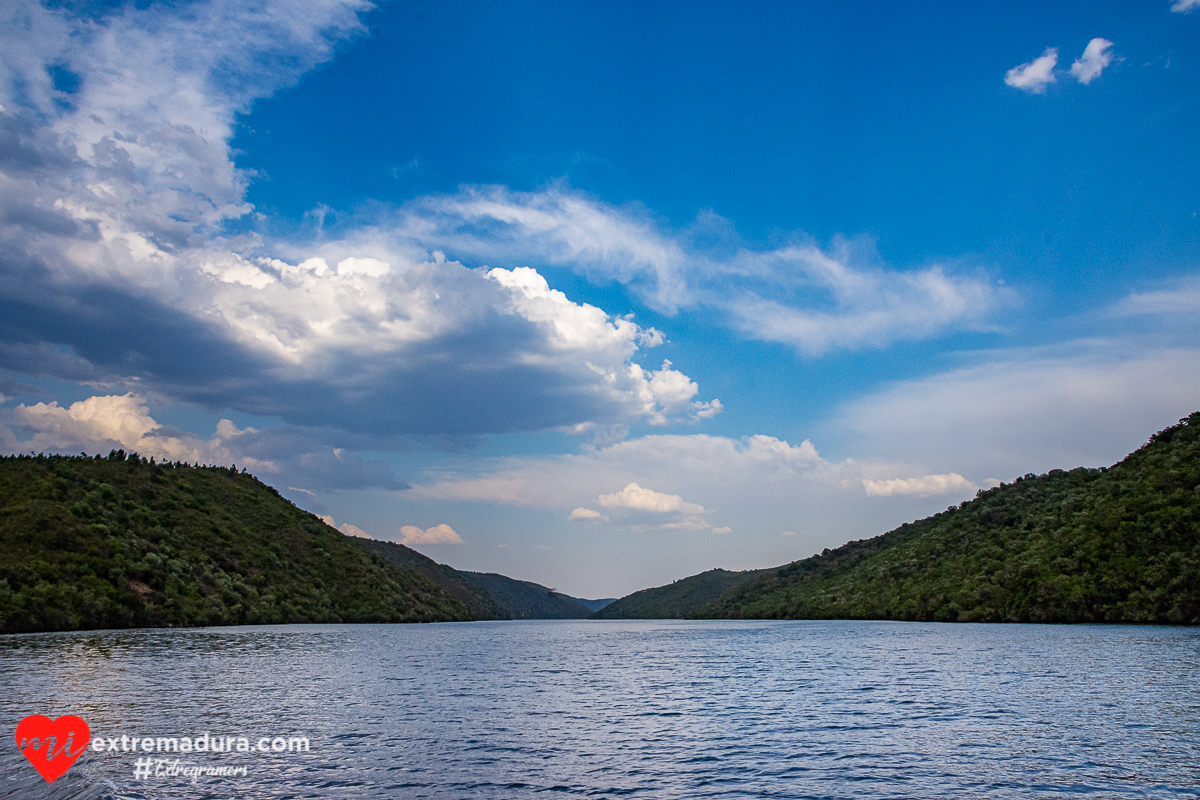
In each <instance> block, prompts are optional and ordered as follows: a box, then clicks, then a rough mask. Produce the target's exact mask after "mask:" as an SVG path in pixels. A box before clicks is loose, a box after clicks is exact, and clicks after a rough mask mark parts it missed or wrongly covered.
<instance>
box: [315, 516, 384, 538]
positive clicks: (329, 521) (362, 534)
mask: <svg viewBox="0 0 1200 800" xmlns="http://www.w3.org/2000/svg"><path fill="white" fill-rule="evenodd" d="M317 518H318V519H319V520H321V521H322V522H324V523H325V524H326V525H328V526H329V527H331V528H335V529H337V530H339V531H341V532H342V533H344V534H346V535H347V536H354V537H357V538H359V539H372V538H374V537H372V536H371V535H370V534H369V533H367V532H366V531H364V530H363V529H362V528H360V527H358V526H357V525H351V524H350V523H349V522H343V523H342V524H341V525H338V524H337V523H336V522H334V521H333V517H331V516H329V515H328V514H320V515H318V517H317Z"/></svg>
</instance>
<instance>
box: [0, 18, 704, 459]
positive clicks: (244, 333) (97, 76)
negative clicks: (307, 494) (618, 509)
mask: <svg viewBox="0 0 1200 800" xmlns="http://www.w3.org/2000/svg"><path fill="white" fill-rule="evenodd" d="M365 8H367V4H365V3H362V2H355V1H349V2H333V1H332V0H327V1H326V2H315V3H295V2H287V1H286V0H260V1H259V2H251V3H233V2H227V1H226V0H211V1H210V2H199V3H192V4H187V5H185V6H183V7H181V8H175V9H173V8H168V7H167V6H165V5H154V6H151V7H149V8H145V9H138V8H136V7H134V6H125V7H122V8H120V9H118V10H115V11H112V12H111V13H107V14H103V15H99V16H96V17H91V16H88V17H83V16H77V15H74V14H72V13H71V12H70V10H68V9H67V8H66V7H63V6H60V7H57V8H55V9H47V8H43V7H42V6H40V5H38V4H36V3H33V2H28V0H27V1H26V2H17V3H12V4H8V5H6V6H5V8H4V10H3V11H0V14H3V17H0V23H2V24H0V37H3V41H2V42H0V44H2V45H3V46H0V100H2V102H0V105H3V110H2V111H0V141H3V142H4V147H3V152H4V155H3V157H2V158H0V177H2V178H3V180H0V245H2V247H0V282H2V283H3V286H4V292H3V293H2V294H0V366H6V367H8V368H10V369H14V370H16V371H21V372H25V373H27V374H32V375H39V376H47V375H49V376H54V377H58V378H64V379H67V380H73V381H81V380H89V381H103V382H106V383H107V384H109V385H116V386H120V385H125V386H133V385H137V386H139V387H146V388H150V389H152V390H153V391H155V392H156V393H158V394H160V395H161V396H164V397H169V398H172V399H175V400H183V401H186V402H192V403H196V404H200V405H204V406H206V407H210V408H230V409H234V410H237V411H242V412H246V413H250V414H255V415H259V416H269V417H270V416H273V417H279V418H281V419H283V420H284V421H285V422H286V423H288V424H289V425H292V426H300V427H306V428H309V429H316V428H318V427H321V426H329V427H330V428H333V429H336V431H340V432H341V433H342V434H343V437H344V436H345V435H351V434H355V435H367V436H372V437H374V439H375V442H376V443H377V446H382V447H388V446H394V445H395V444H396V441H397V439H396V437H401V438H403V437H405V436H427V437H437V436H440V437H459V438H462V437H470V436H477V435H480V434H486V433H496V432H505V431H528V430H544V429H547V428H567V429H584V428H586V427H588V426H610V427H611V426H615V425H621V424H625V423H627V422H629V421H630V420H633V419H637V418H639V417H644V418H646V419H648V420H650V421H653V422H655V423H656V424H662V423H665V422H667V421H670V420H672V419H681V420H685V419H697V418H704V417H708V416H711V415H712V414H714V413H716V411H717V410H719V408H720V404H719V403H718V402H716V401H712V400H707V399H703V400H700V399H695V398H692V399H689V400H688V401H687V402H679V400H678V397H677V393H672V392H670V391H664V386H663V385H662V384H663V383H664V380H665V381H666V383H669V384H671V385H672V386H675V387H677V386H678V385H684V386H687V385H690V386H695V384H694V383H692V382H690V381H689V380H688V379H687V378H686V376H685V375H683V374H682V373H679V372H676V371H674V370H670V369H668V370H666V371H665V372H663V371H662V370H660V371H658V372H650V371H642V368H641V367H640V366H638V365H637V364H636V363H635V362H634V360H633V359H634V356H635V355H636V354H638V353H639V352H640V351H641V350H643V349H645V348H650V347H654V346H656V345H658V344H661V343H662V341H663V336H662V334H661V333H660V332H658V331H655V330H653V329H643V328H641V327H640V326H639V325H637V324H636V323H634V322H633V321H632V320H630V319H625V318H618V317H610V316H609V315H608V314H606V313H605V312H604V311H603V310H601V309H598V308H595V307H593V306H589V305H586V304H578V303H574V302H571V301H570V300H569V299H568V298H567V297H566V296H565V295H563V294H562V293H561V292H554V291H551V290H550V289H549V286H548V285H547V283H546V280H545V278H544V277H542V276H541V275H539V274H538V273H537V272H536V271H535V270H533V269H532V268H529V267H527V266H525V265H522V264H517V265H512V268H511V269H504V268H498V269H490V270H489V269H485V268H484V267H483V264H482V263H479V262H476V263H474V264H470V265H468V264H463V263H461V262H458V261H455V260H453V259H446V258H445V257H444V255H442V250H443V249H444V248H442V247H439V246H429V242H428V241H426V240H424V239H421V240H418V238H414V237H413V236H412V235H410V234H409V233H406V232H405V231H403V230H399V229H398V228H397V226H394V225H391V224H388V225H371V224H364V225H362V226H359V227H357V228H353V229H352V230H350V231H349V232H348V233H347V234H346V235H345V237H343V238H342V239H339V240H336V241H326V240H321V241H318V242H315V243H304V242H293V241H284V240H269V239H265V238H263V237H261V236H258V235H244V236H238V237H232V236H229V235H227V234H226V233H225V232H224V228H223V226H224V224H225V223H226V222H228V221H230V220H234V219H238V218H241V217H243V216H244V215H246V214H247V213H248V212H250V211H251V210H252V209H251V206H250V205H249V204H247V203H246V202H245V189H246V185H247V182H248V176H247V175H246V174H244V173H243V172H241V171H239V170H238V169H237V168H236V166H235V165H234V163H233V160H232V157H231V151H230V148H229V139H230V137H231V134H232V130H233V123H234V120H235V118H236V115H237V114H238V113H240V112H244V111H246V110H248V109H249V107H250V104H251V103H252V102H253V100H254V99H256V98H258V97H263V96H267V95H269V94H270V93H271V92H273V91H275V90H276V89H278V88H280V87H281V86H286V85H287V84H289V83H291V82H293V81H294V80H295V79H296V78H297V77H298V76H299V75H300V74H301V73H302V72H303V71H304V70H305V69H308V68H309V67H311V66H312V65H314V64H316V63H319V62H320V61H322V60H324V59H326V58H328V57H329V56H330V55H331V54H332V51H333V47H334V45H335V43H336V41H337V40H338V39H341V38H345V37H346V36H351V35H354V34H356V33H357V32H358V31H360V30H362V26H361V24H360V22H359V20H358V16H357V15H358V12H360V11H362V10H363V9H365ZM50 67H55V68H61V69H66V70H68V71H71V72H72V73H73V74H74V75H76V76H77V77H78V78H79V80H78V85H77V86H76V87H75V88H74V89H73V90H72V91H71V92H70V93H69V95H68V94H64V93H63V92H61V91H58V90H56V89H55V88H54V85H53V82H52V81H51V80H50V79H49V77H48V75H49V73H48V72H47V69H48V68H50ZM435 238H436V237H435ZM660 373H661V374H660ZM668 388H669V387H668ZM659 398H662V401H663V402H666V403H667V404H668V405H669V406H670V408H668V407H666V406H664V405H663V404H662V402H660V400H659ZM450 399H452V400H450Z"/></svg>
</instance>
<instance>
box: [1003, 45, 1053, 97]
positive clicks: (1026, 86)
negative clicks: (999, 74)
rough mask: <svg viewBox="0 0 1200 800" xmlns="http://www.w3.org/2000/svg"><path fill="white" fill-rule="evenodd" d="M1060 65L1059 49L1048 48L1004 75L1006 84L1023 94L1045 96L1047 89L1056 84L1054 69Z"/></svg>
mask: <svg viewBox="0 0 1200 800" xmlns="http://www.w3.org/2000/svg"><path fill="white" fill-rule="evenodd" d="M1056 64H1058V48H1057V47H1047V48H1046V52H1044V53H1042V54H1041V55H1040V56H1038V57H1037V58H1035V59H1034V60H1033V61H1027V62H1025V63H1024V64H1019V65H1018V66H1015V67H1013V68H1012V69H1010V70H1009V71H1008V72H1006V73H1004V82H1005V83H1006V84H1007V85H1009V86H1011V87H1013V88H1014V89H1020V90H1021V91H1023V92H1030V93H1032V94H1044V93H1045V91H1046V87H1047V86H1049V85H1050V84H1052V83H1055V82H1056V80H1057V79H1056V78H1055V77H1054V67H1055V65H1056Z"/></svg>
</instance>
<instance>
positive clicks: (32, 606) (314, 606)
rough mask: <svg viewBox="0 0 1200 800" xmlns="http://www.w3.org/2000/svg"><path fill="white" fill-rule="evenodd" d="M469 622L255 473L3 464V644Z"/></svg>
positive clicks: (457, 607) (449, 601)
mask: <svg viewBox="0 0 1200 800" xmlns="http://www.w3.org/2000/svg"><path fill="white" fill-rule="evenodd" d="M469 618H470V612H469V611H468V609H467V608H466V607H465V606H464V604H463V603H462V602H460V601H459V600H457V599H455V598H454V597H452V596H451V595H449V594H447V593H446V592H445V591H443V590H442V589H441V588H440V587H439V586H438V585H436V584H435V583H433V582H432V581H430V580H429V579H427V578H425V577H423V576H421V575H419V574H417V573H416V572H414V571H412V570H410V569H405V568H403V567H401V566H398V565H397V564H395V563H390V562H389V561H388V560H385V559H384V558H382V557H380V556H378V555H376V554H372V553H371V552H369V551H368V550H367V549H366V548H365V547H363V546H362V545H361V544H360V543H359V542H358V540H355V539H351V538H349V537H346V536H343V535H342V534H341V533H339V532H338V531H336V530H334V529H332V528H330V527H329V526H327V525H325V523H323V522H321V521H320V520H319V519H317V518H316V517H314V516H313V515H311V514H309V513H307V512H305V511H302V510H300V509H299V508H297V507H296V506H294V505H292V504H291V503H290V502H288V501H287V500H285V499H284V498H282V497H280V496H279V494H278V493H277V492H276V491H275V490H274V489H272V488H271V487H269V486H266V485H265V484H263V483H261V482H260V481H258V480H257V479H256V478H254V477H253V476H251V475H248V474H245V473H238V472H236V471H235V470H231V469H226V468H224V467H191V466H187V465H180V464H155V463H153V462H150V461H146V460H144V459H141V458H139V457H138V456H137V455H130V456H126V454H125V453H124V452H123V451H115V452H113V453H111V454H109V456H108V457H107V458H103V459H102V458H100V457H99V456H97V457H96V458H88V457H86V456H75V457H71V456H8V457H0V632H4V633H14V632H22V631H45V630H75V629H95V628H130V627H160V626H192V625H235V624H256V623H281V622H428V621H441V620H465V619H469Z"/></svg>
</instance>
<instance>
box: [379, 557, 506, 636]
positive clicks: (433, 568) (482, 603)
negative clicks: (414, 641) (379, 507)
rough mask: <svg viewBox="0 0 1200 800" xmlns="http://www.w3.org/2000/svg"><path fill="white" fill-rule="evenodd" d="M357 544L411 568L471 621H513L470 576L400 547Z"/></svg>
mask: <svg viewBox="0 0 1200 800" xmlns="http://www.w3.org/2000/svg"><path fill="white" fill-rule="evenodd" d="M359 541H360V542H361V543H362V545H363V546H364V547H366V548H367V549H368V550H370V551H371V552H373V553H375V554H377V555H380V556H383V557H384V558H386V559H387V560H388V561H390V562H392V563H393V564H396V565H397V566H400V567H404V568H405V569H411V570H412V571H413V572H416V573H418V574H420V575H422V576H424V577H426V578H428V579H429V580H431V581H433V582H434V583H436V584H437V585H438V586H440V587H442V589H443V590H444V591H445V592H446V593H447V594H449V595H450V596H451V597H453V598H455V599H456V600H458V601H459V602H460V603H462V604H463V605H464V606H466V608H467V611H469V612H470V614H471V618H472V619H477V620H481V619H513V615H512V611H511V610H510V609H508V608H505V607H504V606H502V605H501V604H499V603H497V602H496V601H495V600H494V599H493V598H492V596H491V595H490V594H488V592H487V590H486V589H484V588H483V587H481V586H479V585H478V584H476V583H475V582H473V581H472V580H471V578H470V575H471V573H467V572H460V571H458V570H456V569H454V568H453V567H450V566H447V565H446V564H439V563H437V562H436V561H434V560H433V559H432V558H428V557H426V556H423V555H421V554H420V553H418V552H417V551H416V550H413V549H411V548H408V547H405V546H404V545H402V544H395V543H394V542H384V541H379V540H377V539H360V540H359Z"/></svg>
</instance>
